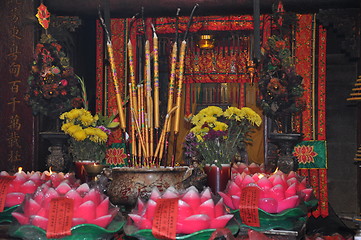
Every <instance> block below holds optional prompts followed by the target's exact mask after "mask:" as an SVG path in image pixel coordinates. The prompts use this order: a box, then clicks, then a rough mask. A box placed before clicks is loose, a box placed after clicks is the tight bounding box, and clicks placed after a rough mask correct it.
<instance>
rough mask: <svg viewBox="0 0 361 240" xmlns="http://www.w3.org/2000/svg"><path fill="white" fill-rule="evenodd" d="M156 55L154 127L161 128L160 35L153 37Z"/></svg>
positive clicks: (154, 54)
mask: <svg viewBox="0 0 361 240" xmlns="http://www.w3.org/2000/svg"><path fill="white" fill-rule="evenodd" d="M153 56H154V127H155V128H159V61H158V56H159V53H158V36H157V34H156V33H155V32H154V37H153Z"/></svg>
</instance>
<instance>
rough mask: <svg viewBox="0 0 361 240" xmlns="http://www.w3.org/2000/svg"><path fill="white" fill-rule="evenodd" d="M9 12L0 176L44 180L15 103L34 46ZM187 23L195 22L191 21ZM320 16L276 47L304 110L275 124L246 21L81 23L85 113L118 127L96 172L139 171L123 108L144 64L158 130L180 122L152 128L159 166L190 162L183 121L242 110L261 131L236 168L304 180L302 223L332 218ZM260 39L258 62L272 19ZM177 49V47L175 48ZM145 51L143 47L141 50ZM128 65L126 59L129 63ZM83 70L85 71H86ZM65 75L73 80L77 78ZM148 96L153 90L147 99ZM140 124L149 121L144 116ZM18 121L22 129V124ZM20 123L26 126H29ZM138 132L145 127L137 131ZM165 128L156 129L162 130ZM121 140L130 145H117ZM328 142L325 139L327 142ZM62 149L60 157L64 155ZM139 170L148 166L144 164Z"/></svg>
mask: <svg viewBox="0 0 361 240" xmlns="http://www.w3.org/2000/svg"><path fill="white" fill-rule="evenodd" d="M10 2H12V1H9V3H7V4H6V9H7V10H9V11H7V10H6V12H7V13H9V14H8V16H9V18H8V20H7V22H6V21H4V22H6V23H9V22H11V21H14V24H15V25H14V26H15V28H16V29H14V28H11V27H9V26H10V25H9V24H4V25H3V26H5V27H4V28H5V31H8V32H9V33H12V34H9V36H10V37H9V38H7V37H4V36H2V37H1V38H3V39H4V41H3V42H4V44H3V45H4V48H6V49H7V50H6V52H7V54H6V56H7V59H5V60H4V66H7V71H3V73H4V76H6V77H7V78H8V79H9V81H8V82H6V84H5V88H4V89H5V91H4V94H3V95H4V96H5V99H7V101H6V103H5V102H4V104H2V107H3V108H4V109H5V111H4V112H5V113H6V116H9V118H8V117H6V118H3V119H2V120H1V121H2V122H3V123H4V126H7V128H6V131H4V132H3V135H4V136H6V138H4V140H3V142H4V146H7V147H4V148H2V149H1V152H2V155H3V156H6V157H4V161H1V164H2V165H3V168H2V169H3V170H7V171H12V172H15V171H16V169H17V167H18V166H19V165H22V166H23V167H24V168H26V169H28V170H29V171H30V170H36V169H40V168H43V169H42V170H45V169H46V168H47V167H48V166H46V164H48V163H49V161H48V162H47V160H45V159H44V156H46V155H47V149H48V147H49V144H51V143H50V142H47V141H46V138H44V139H42V138H41V134H40V133H41V132H43V133H44V132H46V131H44V129H42V128H44V126H45V125H46V124H48V123H47V122H48V120H49V119H45V120H44V118H42V117H41V116H40V117H39V116H35V117H34V116H33V115H32V112H31V109H30V110H29V106H27V105H26V100H21V99H24V98H23V95H25V94H24V93H25V90H24V89H26V87H27V86H26V85H27V81H26V80H24V79H27V76H28V72H29V71H31V70H29V67H27V64H28V63H30V62H31V61H32V60H31V58H32V56H31V54H32V52H31V51H28V49H32V46H30V45H34V43H35V42H37V41H38V39H37V37H36V36H37V34H36V31H35V30H33V29H32V27H29V28H28V27H26V28H24V29H21V28H20V26H22V25H21V23H22V22H19V21H18V20H16V19H20V16H21V15H22V14H23V12H26V10H25V9H23V8H21V7H20V5H19V4H18V3H16V4H15V5H14V4H11V3H10ZM4 11H5V10H4ZM195 13H197V12H196V11H195ZM320 15H321V14H320ZM320 15H319V14H318V13H297V14H296V15H295V16H296V18H297V25H296V26H294V27H293V28H292V31H291V32H290V33H289V35H288V37H286V38H285V39H282V40H285V42H286V46H287V48H289V49H290V54H291V56H292V59H293V61H294V62H293V64H292V66H293V67H294V69H295V72H296V74H297V75H299V76H300V77H301V78H302V84H301V85H302V97H300V101H299V102H300V103H301V102H302V104H303V106H302V111H300V112H296V113H292V114H291V115H281V117H280V118H275V117H274V116H272V115H271V116H270V115H269V114H268V112H267V111H266V110H265V108H264V105H262V101H263V103H264V102H265V99H267V100H268V101H270V103H274V101H273V97H272V96H271V98H267V96H265V93H267V94H270V95H271V94H276V95H273V96H277V94H278V93H279V91H282V89H283V88H282V87H284V86H282V84H280V83H277V84H280V85H274V86H276V87H275V88H274V89H271V90H270V89H269V86H270V84H271V81H270V80H267V81H269V82H267V83H266V85H263V86H265V87H264V88H266V90H265V91H264V89H262V81H264V79H263V78H262V76H263V75H262V74H264V71H265V66H266V63H264V62H261V61H260V62H257V61H258V60H260V59H257V58H255V55H254V54H255V46H254V45H255V40H254V39H255V38H254V34H255V29H254V20H253V16H251V15H229V16H221V15H211V16H198V15H197V14H195V15H194V16H192V17H189V16H184V15H182V16H176V17H157V16H154V17H147V16H146V17H144V16H143V17H139V16H137V17H132V18H131V17H126V18H115V17H114V18H106V20H107V21H109V22H108V25H107V24H105V25H104V23H102V21H101V19H96V20H92V21H90V22H91V25H92V29H93V32H92V36H93V38H94V39H93V40H92V42H93V49H92V50H93V51H94V59H93V60H94V62H95V63H93V64H94V65H92V64H90V65H89V66H94V69H93V70H92V71H94V73H95V74H94V75H95V76H93V77H91V78H93V79H91V80H88V79H85V83H86V85H88V86H87V87H88V88H89V85H90V88H91V90H90V92H91V93H93V95H90V96H89V97H90V101H91V105H90V106H91V107H90V111H91V112H93V113H101V114H103V115H105V116H110V115H115V116H118V114H119V116H118V117H115V119H116V121H119V122H120V127H118V128H115V130H112V132H111V134H110V135H109V139H108V140H107V150H106V157H105V160H104V162H101V163H102V164H105V165H107V166H110V167H111V168H118V167H119V168H123V167H129V166H132V165H133V166H134V163H137V164H138V162H136V161H133V162H132V161H131V159H132V158H131V156H132V155H133V153H134V152H133V145H137V146H138V147H137V150H136V151H138V150H139V152H142V151H144V152H146V151H145V150H143V149H142V148H144V147H143V146H142V144H143V142H142V141H141V140H139V139H140V138H142V136H141V135H136V134H139V133H138V132H141V131H140V130H138V129H136V128H137V127H139V126H137V125H136V124H138V123H136V124H135V123H133V121H136V120H135V119H136V114H135V113H133V112H132V110H131V109H132V107H131V106H132V105H131V104H134V102H133V103H131V101H134V99H131V98H132V94H134V93H132V90H133V87H134V89H135V88H136V89H137V90H135V92H136V91H138V92H136V94H139V93H140V92H141V91H144V94H146V91H147V90H148V86H147V85H146V84H147V81H148V80H147V78H148V77H149V76H150V75H152V76H153V74H154V73H155V72H156V71H157V70H155V69H156V68H154V69H151V70H150V69H147V67H148V62H147V61H149V65H154V66H155V65H158V67H159V69H158V70H159V76H158V81H159V85H158V87H159V104H158V105H159V106H160V107H159V120H160V122H161V123H162V124H163V123H166V121H167V119H168V113H170V112H172V111H174V112H175V113H176V112H178V109H179V113H180V116H178V117H175V116H174V118H175V119H180V121H179V129H178V130H177V131H175V132H174V133H169V135H168V133H164V136H163V132H162V126H160V127H156V128H155V130H156V133H155V134H154V135H156V136H157V137H159V138H156V141H155V142H154V143H155V147H154V150H155V152H156V153H158V154H160V153H161V154H163V149H162V150H159V151H158V150H157V149H156V146H157V143H159V142H161V141H165V142H166V144H165V145H164V146H165V150H164V156H165V157H164V158H163V157H160V159H159V160H160V164H163V162H164V161H165V165H171V166H175V165H182V166H185V165H189V164H190V163H191V162H193V161H194V160H195V159H192V160H190V159H189V158H188V159H187V157H186V156H185V153H184V149H183V144H184V139H186V138H187V137H188V134H189V132H190V131H191V129H192V127H193V126H192V118H193V117H194V116H196V115H197V113H198V112H199V111H201V110H202V109H206V108H207V107H209V106H217V107H219V108H220V109H222V110H223V111H225V110H226V109H228V108H229V107H235V108H239V109H242V108H244V107H247V108H251V109H253V110H254V111H255V113H257V114H258V115H259V116H260V117H261V118H262V120H263V122H262V125H261V127H260V128H256V129H255V130H254V131H253V132H252V133H250V138H251V139H252V143H251V144H248V145H247V146H246V147H245V148H244V149H242V151H240V152H239V154H238V155H237V157H235V160H236V161H238V163H239V162H242V163H244V164H247V165H249V164H252V163H255V164H264V165H265V166H266V168H268V170H270V171H271V170H272V171H271V172H273V171H275V172H276V171H277V170H276V168H277V167H278V168H280V167H281V168H283V169H281V170H284V171H286V172H290V171H294V170H295V171H296V172H297V174H298V175H299V176H301V177H304V178H307V179H308V180H309V184H310V185H311V186H312V189H313V193H314V196H315V198H316V199H318V205H317V207H316V208H313V209H312V211H311V212H310V213H309V214H308V217H310V218H311V219H329V218H330V216H331V217H335V216H336V215H335V214H334V212H333V209H332V207H331V206H330V205H329V204H330V200H331V201H332V200H333V199H335V198H334V197H333V194H334V192H333V191H334V185H333V184H334V183H333V179H334V177H333V175H332V176H331V177H330V171H329V168H330V165H331V166H332V163H330V159H333V158H334V156H330V155H329V154H328V152H329V151H332V150H330V149H329V148H334V147H335V143H334V142H331V143H329V139H328V138H329V134H328V132H329V131H332V130H333V128H334V127H335V125H333V124H332V123H330V122H329V121H328V118H327V117H328V114H329V113H328V110H329V109H330V106H329V105H328V101H329V100H328V91H331V92H332V90H330V89H328V86H330V84H332V83H329V77H328V72H329V71H331V70H330V69H329V67H328V66H329V64H330V63H328V61H329V59H328V57H327V56H328V54H330V53H329V52H328V51H329V48H328V44H329V42H330V40H328V39H329V35H331V39H332V38H333V37H334V35H335V34H334V33H330V32H329V31H330V29H331V28H330V27H329V26H326V25H324V23H325V22H324V21H321V20H320V19H322V15H321V16H320ZM108 17H109V16H108ZM281 19H282V17H281ZM283 20H284V19H283ZM77 24H79V22H78V23H77ZM84 24H86V23H84ZM88 24H89V23H88ZM278 24H279V22H278ZM281 25H282V23H281ZM79 26H80V28H81V24H80V25H77V27H79ZM107 27H109V29H107ZM20 29H21V30H20ZM38 30H39V29H38ZM74 30H75V29H74ZM260 30H261V31H260V32H259V33H260V42H259V45H260V48H261V52H262V54H265V52H267V51H268V50H269V45H268V39H269V38H270V37H272V36H273V35H275V33H277V26H276V25H275V22H274V21H273V20H272V14H262V15H261V16H260ZM39 31H41V30H39ZM76 31H77V30H75V32H76ZM107 31H109V32H110V33H111V44H112V46H111V47H112V48H111V49H112V54H114V55H111V54H109V53H110V51H109V38H108V36H107ZM88 34H89V33H88ZM155 34H156V36H157V41H159V45H157V46H158V47H159V49H157V51H158V54H159V55H157V57H159V58H158V59H157V60H155V47H154V46H156V45H155V37H154V35H155ZM185 36H186V40H187V47H186V49H185V51H184V55H183V54H182V52H181V51H179V52H178V53H177V55H176V59H177V61H179V63H177V67H175V69H174V72H172V61H173V57H174V55H172V48H173V47H174V46H177V47H178V49H181V47H182V41H181V40H182V39H183V37H185ZM30 39H35V41H33V40H31V41H30ZM79 39H81V37H80V38H79ZM205 39H207V40H208V39H212V41H211V42H212V44H214V46H213V47H208V46H207V47H205V48H202V47H201V46H202V45H201V42H200V40H205ZM82 40H84V39H82ZM177 40H178V43H176V44H175V42H176V41H177ZM183 40H184V39H183ZM184 41H185V40H184ZM146 42H148V44H149V46H150V49H148V50H147V47H146ZM29 44H30V45H29ZM77 44H81V42H77ZM332 44H333V43H332V42H331V46H333V45H332ZM27 45H29V46H27ZM129 45H131V46H132V49H131V48H129ZM75 48H76V47H75ZM87 51H89V50H87ZM147 51H149V52H147ZM23 53H24V54H23ZM129 55H132V57H133V58H132V59H131V60H130V58H129ZM74 56H76V54H75V55H74ZM80 56H81V54H80ZM147 56H148V58H149V59H147ZM182 57H184V66H182V65H181V64H180V63H181V61H180V59H182ZM76 58H80V60H79V59H78V60H76V61H78V63H77V64H78V65H79V66H81V65H82V64H79V61H80V62H81V61H82V60H81V57H79V55H78V56H77V57H76ZM88 61H89V60H87V62H88ZM178 64H179V65H178ZM331 64H332V60H331ZM83 65H85V69H86V68H87V63H85V64H83ZM82 68H83V69H82ZM79 69H82V70H80V72H82V71H83V72H84V66H83V67H80V68H79ZM74 70H75V71H77V69H76V68H74ZM183 70H184V71H183ZM85 71H86V70H85ZM326 73H327V74H326ZM172 75H174V76H175V79H181V80H182V81H183V84H182V83H181V84H180V85H176V84H175V86H174V93H177V92H181V94H179V95H181V97H179V100H178V95H175V97H174V99H173V100H172V104H173V105H176V106H177V107H178V109H177V108H174V110H171V111H170V109H169V108H168V109H167V108H166V107H165V106H166V104H167V101H169V92H168V88H169V86H170V85H171V84H169V79H170V78H171V76H172ZM114 76H116V78H115V77H114ZM115 79H116V80H115ZM331 79H332V77H331ZM83 81H84V80H83ZM117 81H118V82H117ZM176 81H178V80H176ZM91 83H93V86H92V85H91ZM134 83H135V85H134ZM175 83H179V82H175ZM118 84H119V85H118ZM267 84H268V85H267ZM143 85H144V86H143ZM278 87H280V88H281V90H279V89H278ZM155 88H156V87H155V85H153V90H154V89H155ZM6 89H8V90H9V91H7V90H6ZM142 89H143V90H142ZM350 89H351V88H350ZM88 91H89V90H88ZM272 91H273V92H272ZM144 96H145V95H144ZM123 100H124V101H123ZM137 100H139V98H138V99H137ZM178 101H179V102H178ZM168 104H169V103H168ZM178 104H179V105H178ZM275 106H276V107H277V108H278V107H280V106H281V105H277V103H276V105H273V106H271V107H270V108H268V109H267V110H268V111H269V110H271V111H277V109H276V110H275V108H274V107H275ZM122 108H124V115H125V116H124V117H125V118H124V125H125V126H124V127H123V126H122V124H123V123H122V119H121V116H120V112H121V110H122ZM146 108H147V107H146ZM149 109H150V108H149ZM147 111H148V110H147ZM147 114H148V112H146V114H145V115H147ZM133 115H134V116H133ZM175 115H176V114H175ZM25 119H27V120H26V121H25ZM29 119H30V122H28V121H29ZM133 124H134V125H133ZM142 124H143V123H142ZM146 124H147V123H144V125H146ZM162 124H161V125H162ZM26 125H31V128H27V127H25V126H26ZM166 125H167V124H164V126H166ZM56 128H59V126H57V127H56ZM134 129H136V130H134ZM56 131H58V130H56ZM133 131H134V132H133ZM127 134H130V136H129V135H128V136H127ZM132 134H134V135H132ZM151 135H153V134H151ZM162 136H163V139H162V138H161V137H162ZM165 136H166V137H165ZM128 137H130V139H131V140H126V139H127V138H128ZM331 137H334V136H332V134H331ZM134 139H138V140H134ZM138 141H139V142H138ZM158 141H159V142H158ZM62 146H63V145H62ZM49 149H51V147H50V148H49ZM64 149H65V150H67V146H65V148H64ZM61 151H62V150H61ZM157 151H158V152H157ZM355 151H356V149H355ZM29 156H31V157H29ZM144 156H146V155H144ZM159 156H161V155H159ZM356 157H357V155H356ZM141 158H142V157H140V158H139V159H141ZM49 159H50V158H49ZM65 159H68V158H65ZM144 159H145V160H144V162H147V161H148V160H146V158H144ZM55 161H56V160H55ZM137 161H138V160H137ZM282 161H285V162H286V163H285V164H286V165H287V164H288V165H289V166H290V162H291V166H290V169H288V170H285V169H286V168H285V165H284V164H282ZM139 162H142V163H143V160H141V161H139ZM8 163H11V164H8ZM146 164H148V165H147V166H150V165H151V164H152V163H150V162H149V163H146ZM44 167H45V168H44ZM70 168H72V167H70ZM350 168H353V167H350ZM331 172H332V173H333V174H335V173H337V171H335V170H331ZM356 181H357V180H356ZM330 191H331V192H330ZM331 205H332V204H331ZM355 205H357V204H355ZM352 206H354V205H352ZM349 207H351V206H349ZM340 208H341V207H340ZM348 209H349V208H348ZM338 211H339V209H338ZM346 214H347V213H346ZM336 217H337V216H336ZM345 219H346V218H345ZM267 236H268V235H267Z"/></svg>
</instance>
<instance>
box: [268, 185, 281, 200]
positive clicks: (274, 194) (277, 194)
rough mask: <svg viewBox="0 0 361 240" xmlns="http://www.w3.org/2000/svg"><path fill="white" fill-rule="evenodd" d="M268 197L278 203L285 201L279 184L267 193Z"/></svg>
mask: <svg viewBox="0 0 361 240" xmlns="http://www.w3.org/2000/svg"><path fill="white" fill-rule="evenodd" d="M269 194H270V195H269V197H271V198H274V199H276V200H277V201H278V202H279V201H282V200H283V199H285V189H284V188H283V186H282V185H281V184H278V185H275V186H274V187H273V188H271V189H270V191H269Z"/></svg>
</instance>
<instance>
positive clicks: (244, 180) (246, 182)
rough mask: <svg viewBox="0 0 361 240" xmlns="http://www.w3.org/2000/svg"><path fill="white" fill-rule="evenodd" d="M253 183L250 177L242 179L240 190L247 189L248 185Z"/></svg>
mask: <svg viewBox="0 0 361 240" xmlns="http://www.w3.org/2000/svg"><path fill="white" fill-rule="evenodd" d="M254 182H255V181H254V179H253V178H252V177H251V176H250V175H247V176H245V177H244V179H243V181H242V184H241V187H242V188H244V187H247V185H248V184H250V183H254Z"/></svg>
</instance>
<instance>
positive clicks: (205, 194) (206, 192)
mask: <svg viewBox="0 0 361 240" xmlns="http://www.w3.org/2000/svg"><path fill="white" fill-rule="evenodd" d="M211 198H212V190H211V189H210V188H209V187H206V188H205V189H204V190H203V192H202V193H201V202H202V203H203V202H205V201H207V200H208V199H211Z"/></svg>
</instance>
